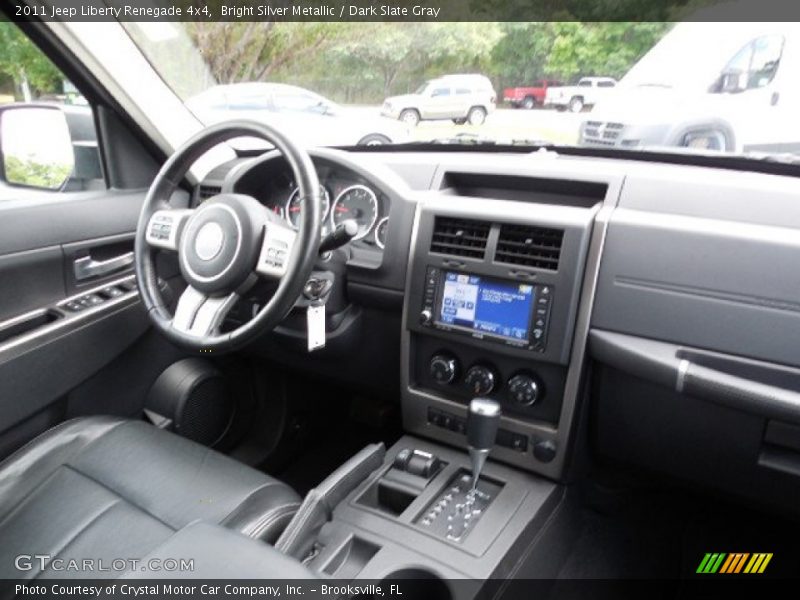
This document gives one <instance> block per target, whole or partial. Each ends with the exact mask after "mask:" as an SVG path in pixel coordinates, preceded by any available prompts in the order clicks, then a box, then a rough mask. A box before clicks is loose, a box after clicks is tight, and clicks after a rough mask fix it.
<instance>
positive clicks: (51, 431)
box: [0, 417, 127, 471]
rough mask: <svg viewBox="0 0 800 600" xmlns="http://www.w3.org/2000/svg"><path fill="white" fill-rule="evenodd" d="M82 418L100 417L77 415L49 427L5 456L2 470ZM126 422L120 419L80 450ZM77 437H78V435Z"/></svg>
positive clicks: (0, 468)
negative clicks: (44, 440)
mask: <svg viewBox="0 0 800 600" xmlns="http://www.w3.org/2000/svg"><path fill="white" fill-rule="evenodd" d="M80 420H99V419H98V418H97V417H76V418H74V419H70V420H69V421H64V422H63V423H59V424H58V425H56V426H55V427H53V428H52V429H48V430H47V431H45V432H44V433H42V434H41V435H38V436H36V437H35V438H33V439H32V440H29V441H28V442H26V443H25V444H23V445H22V446H20V447H19V448H17V449H16V450H15V451H14V452H12V453H11V454H10V455H9V456H7V457H6V458H4V459H3V460H2V461H0V471H2V470H3V469H5V468H6V467H7V466H8V465H10V464H11V463H13V462H14V460H15V459H17V458H19V457H20V456H22V455H23V454H25V453H26V452H28V451H29V450H30V449H31V448H32V447H35V446H37V445H38V444H40V443H41V442H42V439H43V438H44V437H45V436H46V437H47V438H48V439H49V438H52V437H55V436H56V435H57V434H59V433H61V431H62V430H63V429H67V428H69V426H70V425H73V424H74V423H75V422H76V421H80ZM126 422H127V421H120V422H119V423H117V424H116V425H114V426H113V427H111V428H110V429H109V430H108V431H106V432H104V433H103V434H102V435H100V436H98V437H97V438H95V439H93V440H89V441H88V442H87V443H86V444H84V446H83V447H82V448H81V449H80V452H83V451H84V450H86V448H87V447H89V446H90V445H91V444H93V443H94V442H96V441H97V440H99V439H100V438H102V437H104V436H106V435H108V434H109V433H111V432H112V431H113V430H114V429H116V428H117V427H119V426H120V425H123V424H124V423H126ZM76 437H78V436H76Z"/></svg>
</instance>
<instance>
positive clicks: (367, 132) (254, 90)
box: [186, 82, 408, 146]
mask: <svg viewBox="0 0 800 600" xmlns="http://www.w3.org/2000/svg"><path fill="white" fill-rule="evenodd" d="M186 105H187V106H188V107H189V109H190V110H191V111H192V112H193V113H194V114H195V115H197V117H198V118H199V119H200V120H201V121H203V123H207V124H208V123H218V122H220V121H227V120H229V119H234V118H237V119H238V118H243V119H254V120H256V121H263V122H266V123H268V124H275V125H278V126H280V127H281V128H282V129H283V130H285V131H287V132H290V133H292V134H293V135H294V136H295V137H296V138H298V139H300V140H302V142H303V143H304V144H305V145H308V146H330V145H352V146H375V145H381V144H391V143H395V144H396V143H402V142H405V141H407V139H408V130H407V128H405V127H402V126H400V125H399V124H398V123H396V122H395V121H392V120H390V119H384V118H382V117H377V116H376V117H369V116H365V115H364V114H362V113H361V112H357V111H355V110H350V109H346V108H342V107H340V106H339V105H337V104H336V103H335V102H332V101H331V100H328V99H327V98H325V97H324V96H320V95H319V94H317V93H314V92H312V91H309V90H306V89H304V88H301V87H297V86H294V85H286V84H282V83H260V82H253V83H234V84H230V85H217V86H213V87H211V88H209V89H207V90H205V91H204V92H202V93H200V94H197V95H196V96H193V97H192V98H190V99H189V100H187V101H186Z"/></svg>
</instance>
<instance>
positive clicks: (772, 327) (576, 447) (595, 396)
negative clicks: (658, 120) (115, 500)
mask: <svg viewBox="0 0 800 600" xmlns="http://www.w3.org/2000/svg"><path fill="white" fill-rule="evenodd" d="M311 155H312V159H313V160H314V163H315V165H316V166H317V170H318V173H319V176H320V181H321V184H322V185H323V186H324V187H325V189H326V191H327V192H328V195H329V196H330V209H329V211H328V213H329V214H328V217H327V226H328V227H329V228H330V227H331V226H333V225H334V224H335V222H336V221H335V219H336V214H337V213H336V208H335V207H336V206H337V205H338V204H340V203H341V202H343V201H347V200H351V201H352V202H351V204H352V207H355V209H356V212H355V213H354V214H358V215H359V216H360V217H362V223H361V225H362V230H363V232H364V234H363V235H362V236H360V239H358V240H356V241H355V242H353V243H352V244H350V245H348V246H347V247H345V248H344V249H342V253H341V255H340V256H339V257H338V260H339V262H338V263H337V265H338V266H330V265H329V266H327V267H326V266H324V265H323V266H321V267H320V268H323V269H324V268H329V269H331V270H333V271H335V272H336V277H337V281H338V282H339V284H340V286H341V302H340V303H339V304H337V305H335V306H334V307H333V308H332V309H331V310H330V311H329V314H328V344H327V346H326V348H325V349H324V350H323V351H320V352H315V353H312V354H308V353H307V352H306V350H305V348H304V345H303V340H304V336H305V331H304V329H303V321H302V318H301V316H300V315H295V318H294V320H293V318H292V316H290V317H289V318H288V319H287V321H286V323H284V325H282V326H281V327H279V328H278V329H277V330H276V331H275V332H274V333H273V334H271V335H269V336H265V337H264V339H263V340H261V341H260V342H259V343H258V344H255V345H254V347H253V348H251V349H250V351H251V352H253V353H255V354H257V355H259V356H263V357H265V358H269V359H270V360H274V361H277V362H279V363H281V364H285V365H288V366H294V367H297V368H302V369H304V370H306V371H308V370H311V371H313V372H315V373H317V374H318V375H319V376H322V377H329V378H333V379H336V380H339V381H342V382H344V383H348V384H355V385H357V386H358V387H359V388H360V389H364V390H369V391H370V393H373V394H381V395H382V396H385V397H398V399H399V402H400V405H401V408H402V419H403V428H404V430H405V431H407V432H409V433H412V434H415V435H418V436H421V437H425V438H429V439H433V440H436V441H438V442H443V443H446V444H449V445H453V446H456V447H464V446H465V437H464V429H465V416H466V405H467V403H468V402H469V399H470V398H471V397H474V396H476V395H483V396H487V397H490V398H493V399H496V400H497V401H498V402H500V404H501V406H502V407H503V417H502V420H501V425H500V432H499V434H498V438H497V443H496V446H495V449H494V450H493V452H492V456H493V457H494V458H495V459H496V460H499V461H501V462H504V463H507V464H510V465H513V466H515V467H518V468H521V469H524V470H527V471H531V472H534V473H537V474H539V475H542V476H545V477H548V478H551V479H554V480H564V479H565V478H567V477H568V472H569V466H570V464H571V462H572V461H573V460H574V459H576V458H579V457H580V456H582V455H586V456H592V457H594V458H595V459H599V460H611V461H618V462H621V463H624V464H631V465H635V466H639V467H644V468H646V469H650V470H655V471H658V472H661V473H664V474H667V475H670V476H677V477H680V478H683V479H688V480H690V481H694V482H696V483H698V484H700V485H702V486H706V487H707V486H711V487H714V488H717V489H724V490H727V491H730V492H732V493H735V494H737V495H741V496H746V497H750V498H757V499H758V500H759V501H762V502H767V503H769V504H773V505H779V506H782V507H783V508H787V507H788V508H791V507H790V506H789V505H790V503H789V502H788V501H787V498H789V497H791V496H792V494H793V493H797V492H800V444H798V442H797V439H800V437H798V435H800V359H798V355H797V353H796V351H795V349H796V340H797V335H796V332H797V331H798V323H800V321H798V314H800V313H798V310H797V306H796V304H797V293H798V290H799V289H800V288H798V286H797V277H796V263H797V256H798V254H797V253H798V244H799V243H798V241H797V240H798V239H800V237H798V236H797V228H798V227H800V203H799V202H798V200H800V198H798V195H800V193H799V192H798V191H797V185H796V179H794V178H792V177H788V176H780V175H766V174H756V173H751V172H744V171H734V170H726V169H718V168H713V167H707V166H692V165H675V164H660V163H650V162H644V161H634V160H620V159H606V158H586V157H568V156H559V155H558V154H556V153H554V152H537V153H533V154H520V153H499V152H453V153H451V152H446V151H442V152H408V151H403V152H391V151H389V152H387V151H385V150H384V151H381V152H370V151H360V152H349V151H344V150H334V149H324V148H323V149H316V150H313V151H311ZM354 187H355V189H356V190H359V191H361V190H370V191H371V192H372V194H374V197H375V203H374V205H375V211H374V213H375V214H374V215H373V214H372V213H371V212H370V211H369V210H367V208H369V207H370V206H372V205H373V203H372V201H371V200H370V199H369V198H367V196H369V194H368V193H366V192H365V193H364V196H363V197H358V198H355V197H354V198H352V199H348V198H347V194H348V190H352V189H353V188H354ZM204 190H205V192H204ZM220 190H223V191H236V192H240V193H247V194H250V195H253V196H254V197H256V198H257V199H258V200H259V201H261V202H262V203H263V204H264V205H265V206H267V207H269V208H270V209H271V210H274V211H276V212H277V213H278V214H280V215H281V216H282V217H283V218H287V219H289V218H291V212H290V211H291V207H292V192H293V182H292V178H291V175H289V171H288V168H287V165H286V164H285V162H284V161H283V159H281V157H280V156H279V155H277V154H275V153H268V154H266V155H263V156H261V157H257V158H252V159H238V160H235V161H232V162H231V163H227V164H225V165H222V166H221V167H219V168H218V169H216V170H215V171H214V172H212V173H211V174H209V176H208V177H207V178H206V179H205V180H204V181H203V182H202V183H201V185H200V186H199V187H198V188H197V191H196V194H195V201H201V197H202V195H203V194H204V193H208V192H209V191H210V193H217V192H218V191H220ZM343 199H344V200H343ZM337 200H338V202H337ZM352 207H351V208H352ZM287 208H288V211H289V212H287ZM359 211H360V212H359ZM331 213H332V214H333V217H332V216H331ZM381 223H383V224H384V229H383V231H380V225H381ZM334 262H336V261H334ZM721 464H724V465H726V467H725V468H724V469H721V468H720V467H719V465H721ZM752 482H757V484H758V485H756V486H754V485H752ZM789 492H791V493H789Z"/></svg>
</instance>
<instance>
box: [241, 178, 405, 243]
mask: <svg viewBox="0 0 800 600" xmlns="http://www.w3.org/2000/svg"><path fill="white" fill-rule="evenodd" d="M317 174H318V175H319V180H320V186H321V193H320V198H321V202H322V207H321V208H322V219H323V233H328V232H329V231H332V230H333V229H335V228H336V226H337V225H339V224H340V223H342V222H343V221H345V220H347V219H352V220H354V221H355V222H356V223H357V224H358V234H357V235H356V237H355V238H354V240H353V242H352V243H355V244H363V245H365V246H372V247H376V248H379V249H383V248H384V246H385V239H386V230H387V224H388V216H387V215H388V213H389V205H388V200H387V199H386V198H385V197H384V196H383V195H382V194H381V193H380V192H378V191H377V190H376V189H375V188H373V187H372V186H371V185H370V184H369V182H367V181H364V180H363V179H362V178H360V177H358V176H356V175H353V174H351V173H342V172H339V171H338V170H335V169H333V168H330V167H318V168H317ZM248 187H249V186H248ZM237 191H241V192H243V193H248V194H250V195H252V196H254V197H255V198H256V199H257V200H258V201H259V202H261V203H262V204H264V205H265V206H266V207H267V208H269V209H270V210H272V211H273V212H275V213H276V214H277V215H279V216H280V217H281V218H282V219H284V220H285V221H286V222H287V223H288V224H289V225H291V226H292V227H294V228H295V229H296V228H297V224H298V221H299V219H300V211H301V209H302V202H303V201H302V200H301V198H300V193H299V189H298V187H297V185H296V183H295V181H294V177H293V176H292V173H291V171H283V170H281V171H277V172H275V171H273V172H271V173H270V176H269V178H268V180H267V181H266V182H265V183H264V184H263V185H261V186H259V188H258V189H252V190H244V189H243V190H237Z"/></svg>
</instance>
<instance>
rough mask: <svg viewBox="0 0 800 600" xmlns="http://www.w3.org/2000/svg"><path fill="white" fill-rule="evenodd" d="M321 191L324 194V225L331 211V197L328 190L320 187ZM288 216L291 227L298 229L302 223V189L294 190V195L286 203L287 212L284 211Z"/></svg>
mask: <svg viewBox="0 0 800 600" xmlns="http://www.w3.org/2000/svg"><path fill="white" fill-rule="evenodd" d="M319 191H320V193H321V194H322V219H321V220H322V223H325V219H327V218H328V211H330V209H331V196H330V194H328V190H326V189H325V188H324V187H323V186H319ZM284 214H285V215H286V220H287V221H288V222H289V225H291V226H292V227H294V228H295V229H297V228H298V227H299V223H300V189H299V188H294V191H293V192H292V195H291V196H289V200H288V201H287V202H286V210H285V211H284Z"/></svg>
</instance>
